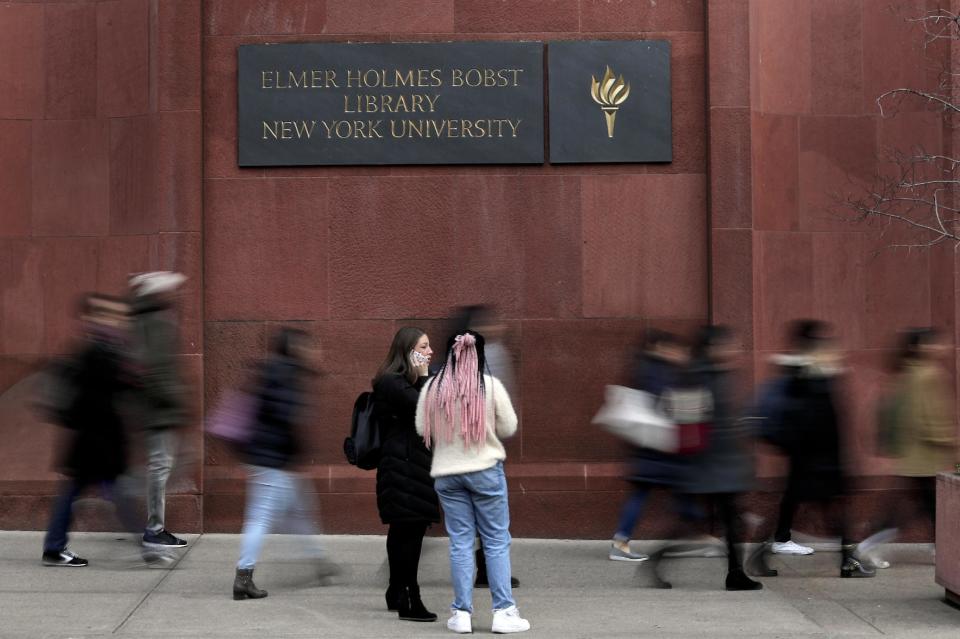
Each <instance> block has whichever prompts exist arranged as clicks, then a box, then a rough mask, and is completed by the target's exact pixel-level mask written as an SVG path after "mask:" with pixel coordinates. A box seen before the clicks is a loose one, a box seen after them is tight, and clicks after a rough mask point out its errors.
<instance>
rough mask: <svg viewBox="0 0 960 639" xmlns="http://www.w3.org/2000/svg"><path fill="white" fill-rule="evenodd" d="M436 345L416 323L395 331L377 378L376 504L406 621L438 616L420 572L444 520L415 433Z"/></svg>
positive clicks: (394, 603)
mask: <svg viewBox="0 0 960 639" xmlns="http://www.w3.org/2000/svg"><path fill="white" fill-rule="evenodd" d="M432 355H433V350H432V349H431V348H430V339H429V337H427V334H426V333H424V332H423V331H421V330H420V329H418V328H413V327H404V328H401V329H400V330H399V331H397V334H396V335H395V336H394V338H393V342H392V343H391V345H390V350H389V352H388V353H387V357H386V359H385V360H384V362H383V364H382V365H381V366H380V369H379V370H378V371H377V374H376V377H374V379H373V393H374V414H375V415H376V421H377V424H378V426H379V428H380V463H379V465H378V467H377V509H378V510H379V511H380V520H381V521H382V522H383V523H384V524H386V525H388V526H389V530H388V531H387V560H388V563H389V566H390V584H389V586H388V588H387V592H386V594H385V598H386V602H387V609H388V610H396V611H397V614H398V616H399V618H400V619H403V620H405V621H436V620H437V615H436V614H434V613H432V612H430V611H429V610H427V609H426V607H425V606H424V605H423V601H422V600H421V599H420V585H419V583H418V580H417V573H418V571H419V567H420V552H421V550H422V548H423V537H424V535H425V534H426V532H427V528H428V527H429V526H430V525H431V524H435V523H439V522H440V505H439V502H438V501H437V493H436V492H434V489H433V478H432V477H431V476H430V464H431V458H432V455H431V453H430V451H429V450H427V447H426V446H425V445H424V443H423V440H422V439H421V438H420V436H419V435H417V430H416V424H415V417H416V410H417V401H418V400H419V398H420V390H421V389H422V388H423V385H424V384H425V383H426V381H427V371H428V368H429V365H430V358H431V356H432Z"/></svg>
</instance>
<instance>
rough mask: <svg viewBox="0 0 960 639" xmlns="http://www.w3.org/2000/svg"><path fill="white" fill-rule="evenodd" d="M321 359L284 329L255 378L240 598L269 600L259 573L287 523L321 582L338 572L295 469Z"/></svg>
mask: <svg viewBox="0 0 960 639" xmlns="http://www.w3.org/2000/svg"><path fill="white" fill-rule="evenodd" d="M317 356H318V355H317V351H316V350H314V349H312V348H310V344H309V335H307V333H305V332H304V331H301V330H298V329H293V328H283V329H281V330H280V331H279V332H278V333H277V335H276V337H275V338H274V340H273V344H272V347H271V349H270V354H269V356H268V358H267V359H266V361H265V362H263V364H262V365H261V366H260V368H259V371H258V373H257V375H256V377H255V379H256V383H255V385H254V389H255V392H254V398H255V401H254V406H255V409H254V411H253V413H254V415H255V417H254V419H253V421H252V424H251V432H250V436H249V440H248V441H247V442H245V443H244V444H243V445H242V446H241V454H242V456H243V459H244V462H245V463H246V464H247V507H246V512H245V513H244V518H243V538H242V540H241V546H240V559H239V560H238V561H237V573H236V577H235V579H234V583H233V598H234V599H248V598H249V599H260V598H262V597H266V596H267V591H266V590H261V589H259V588H257V586H256V585H255V584H254V582H253V571H254V568H255V566H256V563H257V559H258V558H259V556H260V550H261V548H262V547H263V542H264V536H265V535H267V534H269V533H270V531H271V530H272V529H274V527H275V526H276V525H277V523H278V522H279V521H281V520H286V521H287V522H289V524H290V527H289V530H290V531H292V532H293V533H294V534H298V535H303V536H304V539H305V541H306V542H307V546H308V548H307V551H308V555H309V558H310V560H312V561H314V562H316V564H317V570H318V575H319V576H320V577H321V578H322V577H326V576H329V575H331V574H333V573H335V572H336V567H335V566H333V564H332V563H331V562H330V561H329V560H328V559H327V556H326V552H325V551H324V549H323V547H322V546H321V545H320V543H319V541H318V540H317V537H316V536H317V535H318V534H319V530H318V529H317V526H316V523H315V522H314V520H313V516H314V513H313V509H312V508H311V506H310V504H309V502H308V500H307V497H306V494H305V483H306V481H307V480H306V479H305V478H303V477H301V476H300V475H299V474H298V473H297V472H295V471H294V470H293V467H294V465H295V463H296V461H297V459H298V458H299V456H300V455H301V453H302V451H303V445H302V436H301V435H300V434H299V432H298V431H299V430H300V428H301V427H302V423H303V421H304V415H305V413H306V407H307V405H308V402H307V396H306V390H307V389H306V384H307V380H308V379H309V377H310V376H312V375H314V374H315V364H316V359H317Z"/></svg>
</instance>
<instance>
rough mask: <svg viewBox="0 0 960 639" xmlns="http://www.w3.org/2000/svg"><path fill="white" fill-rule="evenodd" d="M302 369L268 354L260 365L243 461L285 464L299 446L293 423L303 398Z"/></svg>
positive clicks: (290, 460) (281, 466) (300, 413)
mask: <svg viewBox="0 0 960 639" xmlns="http://www.w3.org/2000/svg"><path fill="white" fill-rule="evenodd" d="M307 374H308V373H307V371H306V369H304V368H303V367H302V366H300V364H299V363H297V362H296V361H295V360H293V359H291V358H288V357H282V356H279V355H274V356H271V357H270V358H269V359H268V360H267V361H266V362H264V364H263V365H262V366H261V367H260V370H259V372H258V376H257V377H258V380H257V385H256V387H255V388H256V396H257V409H256V410H257V418H256V420H255V421H254V425H253V432H252V433H251V437H250V441H249V443H247V444H246V446H244V449H243V456H244V461H246V462H247V463H248V464H253V465H255V466H266V467H267V468H286V467H287V466H289V465H290V463H291V462H292V461H293V459H294V458H295V457H296V455H297V454H298V453H299V452H300V450H301V445H300V439H299V437H298V436H297V424H298V420H299V419H300V418H301V415H302V412H303V408H304V405H305V401H304V399H305V398H304V377H305V375H307Z"/></svg>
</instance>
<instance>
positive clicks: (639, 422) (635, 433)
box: [593, 386, 679, 453]
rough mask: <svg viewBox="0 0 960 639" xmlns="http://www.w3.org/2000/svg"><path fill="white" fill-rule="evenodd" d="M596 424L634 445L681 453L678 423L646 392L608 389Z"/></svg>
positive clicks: (624, 388) (628, 389) (617, 388)
mask: <svg viewBox="0 0 960 639" xmlns="http://www.w3.org/2000/svg"><path fill="white" fill-rule="evenodd" d="M593 423H594V424H598V425H600V426H602V427H603V428H604V429H606V430H607V431H609V432H611V433H613V434H614V435H616V436H617V437H620V438H621V439H624V440H626V441H627V442H629V443H631V444H633V445H634V446H640V447H641V448H651V449H653V450H659V451H661V452H665V453H675V452H677V447H678V445H679V438H678V435H677V426H676V424H674V423H673V422H672V421H670V420H669V419H667V417H666V416H664V415H663V414H662V413H660V412H659V411H658V410H657V409H656V406H655V400H654V397H653V395H651V394H650V393H648V392H646V391H642V390H637V389H635V388H627V387H626V386H607V391H606V401H605V402H604V404H603V407H602V408H601V409H600V411H599V412H598V413H597V414H596V416H595V417H594V418H593Z"/></svg>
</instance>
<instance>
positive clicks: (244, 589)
mask: <svg viewBox="0 0 960 639" xmlns="http://www.w3.org/2000/svg"><path fill="white" fill-rule="evenodd" d="M266 596H267V591H266V590H260V589H259V588H257V586H256V584H254V583H253V568H247V569H243V568H237V576H236V577H234V579H233V598H234V599H235V600H240V599H263V598H264V597H266Z"/></svg>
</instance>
